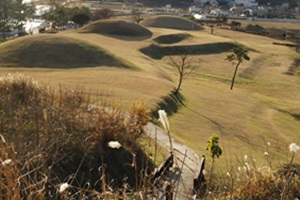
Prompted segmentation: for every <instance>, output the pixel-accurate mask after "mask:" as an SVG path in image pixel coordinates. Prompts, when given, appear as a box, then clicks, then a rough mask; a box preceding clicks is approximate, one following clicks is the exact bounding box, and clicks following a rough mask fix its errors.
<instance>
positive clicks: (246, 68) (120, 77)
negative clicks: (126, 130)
mask: <svg viewBox="0 0 300 200" xmlns="http://www.w3.org/2000/svg"><path fill="white" fill-rule="evenodd" d="M278 26H279V25H278ZM282 26H285V25H282ZM298 27H299V26H298ZM293 28H295V27H293ZM148 29H149V30H150V31H151V32H152V37H151V38H143V37H142V38H140V39H139V38H137V37H132V36H128V35H126V36H114V37H110V36H108V35H102V34H97V33H84V34H82V33H77V32H63V33H59V34H57V35H56V37H65V38H69V39H70V40H74V41H75V40H76V41H81V42H83V43H85V44H92V45H94V46H97V47H99V48H101V49H104V51H105V52H107V53H109V55H111V56H112V57H114V58H116V59H117V60H118V61H122V63H123V61H124V62H126V63H127V64H128V65H129V66H132V68H130V67H129V68H124V67H109V66H107V64H105V62H104V63H101V62H99V63H97V65H96V66H93V67H83V66H81V67H76V68H69V69H55V68H51V69H50V68H43V67H35V68H25V67H22V66H17V67H9V68H8V67H4V64H5V63H3V62H2V64H1V66H2V67H1V70H0V73H1V74H7V73H14V72H20V73H23V74H25V75H29V76H31V77H33V79H35V80H37V81H39V82H41V83H43V84H49V85H50V86H52V87H58V86H59V85H60V84H61V85H63V86H64V87H68V88H83V89H84V90H85V91H86V92H88V93H90V94H100V95H103V96H104V97H105V99H106V100H114V101H117V102H120V103H121V104H122V105H123V107H124V108H125V109H128V108H129V107H130V106H131V103H132V102H134V101H139V100H143V101H144V102H145V105H147V107H148V108H149V109H154V108H155V107H156V105H157V103H158V102H159V101H161V98H162V97H163V96H165V95H167V94H168V93H169V92H170V91H171V90H172V89H173V88H174V87H175V86H176V84H177V78H178V77H177V73H176V71H175V70H174V69H173V68H172V67H171V66H170V63H169V62H168V58H167V57H166V56H165V57H162V59H151V58H150V57H148V56H147V55H145V54H143V53H142V52H141V51H140V49H142V48H147V47H149V46H150V45H152V44H154V43H155V41H154V40H153V39H155V38H157V37H159V36H163V35H171V34H188V35H189V37H186V38H184V39H182V40H179V41H178V42H176V43H172V44H159V45H160V47H165V46H168V47H171V46H173V47H176V46H185V47H186V48H189V46H195V45H205V44H212V43H233V44H234V43H238V44H240V45H244V46H246V47H248V48H251V49H252V50H251V51H249V56H250V58H251V59H250V61H249V62H247V61H245V62H244V63H242V64H241V66H240V68H239V71H238V76H237V78H236V83H235V86H234V88H233V90H230V82H231V78H232V75H233V71H234V66H233V65H232V64H231V63H230V62H228V61H226V60H225V58H226V55H228V54H229V52H228V51H222V52H218V53H216V52H215V53H212V54H192V53H191V54H190V55H189V58H191V59H192V60H193V62H194V64H195V65H198V68H197V70H196V71H195V73H194V74H193V75H191V76H189V77H188V78H187V79H185V80H184V82H183V85H182V90H181V93H182V95H183V96H184V99H185V100H184V106H182V107H181V109H179V111H178V112H177V113H175V114H173V115H172V116H170V126H171V134H172V135H173V136H174V137H176V138H177V139H178V140H179V141H181V142H183V143H185V144H186V145H188V146H190V147H192V148H193V149H194V150H195V151H196V152H197V153H198V154H199V155H207V156H208V153H207V152H206V150H205V144H206V142H207V140H208V138H209V136H211V135H212V134H213V133H216V134H218V135H219V136H220V142H221V146H222V147H223V148H224V155H223V156H221V158H220V159H219V160H218V161H217V164H218V166H219V169H222V170H221V171H224V170H229V169H230V167H232V166H234V165H236V166H237V165H239V164H240V163H239V160H240V159H242V158H243V157H244V155H245V154H247V155H248V156H250V157H253V158H255V159H256V160H257V162H258V165H260V164H266V159H265V157H264V155H263V154H264V152H265V151H267V150H268V151H269V152H270V156H271V158H272V161H273V162H274V164H276V165H277V164H283V163H284V162H288V160H289V158H290V155H289V152H288V145H289V144H290V143H292V142H296V143H299V142H300V134H299V130H300V119H299V118H300V117H299V116H300V77H299V76H297V75H287V74H286V73H287V71H288V69H289V67H290V66H291V65H292V63H293V62H294V60H295V59H299V58H300V55H299V54H297V53H296V52H295V51H294V49H292V48H289V47H286V46H275V45H273V44H272V43H273V42H275V41H276V40H274V39H271V38H267V37H263V36H256V35H252V34H247V33H240V32H233V31H230V30H223V29H216V30H215V31H214V35H211V34H210V33H209V32H210V31H209V30H206V29H203V30H200V31H185V30H175V29H164V28H149V27H148ZM34 37H36V36H34ZM29 38H30V37H26V38H23V39H29ZM277 42H278V41H277ZM279 42H280V41H279ZM1 45H5V43H4V44H1ZM1 45H0V49H1ZM6 48H8V47H6ZM214 48H216V50H218V48H219V46H215V47H214ZM0 51H1V50H0ZM0 58H1V57H0ZM2 60H3V58H2ZM268 142H270V143H271V146H267V145H266V144H267V143H268ZM267 148H268V149H267ZM295 162H298V163H300V157H299V156H298V157H296V158H295Z"/></svg>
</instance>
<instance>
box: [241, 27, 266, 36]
mask: <svg viewBox="0 0 300 200" xmlns="http://www.w3.org/2000/svg"><path fill="white" fill-rule="evenodd" d="M245 29H246V31H247V32H250V33H254V34H260V35H265V34H267V30H266V29H265V28H264V27H262V26H260V25H258V24H256V25H252V24H248V25H247V26H246V28H245Z"/></svg>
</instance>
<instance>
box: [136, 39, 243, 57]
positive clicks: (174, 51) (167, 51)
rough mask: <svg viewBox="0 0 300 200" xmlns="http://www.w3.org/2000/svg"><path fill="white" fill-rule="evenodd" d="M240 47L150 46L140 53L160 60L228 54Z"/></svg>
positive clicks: (217, 45) (211, 44)
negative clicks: (164, 58)
mask: <svg viewBox="0 0 300 200" xmlns="http://www.w3.org/2000/svg"><path fill="white" fill-rule="evenodd" d="M238 46H240V45H239V44H237V43H231V42H218V43H210V44H199V45H182V46H167V47H161V46H158V45H154V44H152V45H150V46H148V47H145V48H142V49H140V51H141V52H142V53H144V54H145V55H147V56H149V57H151V58H152V59H158V60H159V59H162V58H163V57H164V56H172V55H182V54H187V55H207V54H218V53H223V52H229V51H230V50H231V49H233V48H234V47H238Z"/></svg>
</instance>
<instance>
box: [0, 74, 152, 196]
mask: <svg viewBox="0 0 300 200" xmlns="http://www.w3.org/2000/svg"><path fill="white" fill-rule="evenodd" d="M0 96H1V99H0V110H1V112H0V113H1V114H0V130H1V133H2V134H3V136H1V138H3V140H4V139H5V140H6V144H11V145H9V146H6V147H1V148H0V149H2V156H1V159H2V161H3V162H4V161H5V160H7V159H11V160H12V163H14V165H13V166H14V168H12V169H11V170H10V171H8V170H7V169H6V168H5V166H4V165H2V169H1V170H2V173H7V174H5V175H4V176H2V177H5V178H4V179H5V181H4V182H2V185H1V187H0V189H1V191H0V195H2V196H4V197H8V198H10V197H11V196H10V192H11V191H12V189H14V190H19V191H20V195H22V194H23V193H24V195H29V193H30V192H34V191H36V192H38V193H39V194H40V195H42V194H44V195H45V194H47V195H46V196H49V198H54V197H58V196H60V195H61V194H60V193H59V192H58V189H59V188H58V186H59V185H60V184H61V183H68V184H69V185H70V187H69V189H68V191H69V193H70V195H69V193H65V194H64V195H67V196H70V197H71V196H72V195H77V194H78V195H79V194H80V195H94V194H95V193H96V194H97V193H98V192H92V190H98V191H103V190H104V191H105V187H106V183H110V181H111V180H112V179H115V182H116V184H115V186H116V187H120V186H122V183H123V178H124V177H133V178H129V179H128V180H127V184H128V185H129V187H130V186H132V187H134V186H135V184H136V182H137V179H140V178H143V177H142V175H139V176H135V174H137V173H136V171H137V170H142V168H143V169H145V168H148V165H145V163H147V164H148V162H146V161H145V159H146V158H145V155H144V154H143V152H142V151H141V150H140V149H139V147H138V145H137V142H138V140H139V139H140V138H141V137H142V136H143V126H144V125H145V124H146V123H147V122H148V120H149V117H148V112H147V111H146V110H145V109H144V105H143V104H142V103H141V104H133V107H132V110H131V111H130V112H129V114H126V113H125V112H124V111H122V109H121V106H112V107H110V108H104V107H101V106H97V105H93V104H92V102H90V101H89V99H90V98H88V97H87V96H85V95H84V94H83V92H82V91H78V90H68V89H63V88H60V89H59V91H54V90H52V89H51V88H49V87H43V86H40V85H39V84H38V83H37V82H35V81H33V80H32V79H31V78H29V77H26V76H23V75H21V74H16V75H8V76H3V77H1V78H0ZM112 140H117V141H119V142H120V143H121V144H122V149H120V150H118V151H115V150H110V149H109V147H108V146H107V143H108V142H109V141H112ZM128 150H130V151H133V152H134V153H135V154H136V156H134V158H135V159H136V163H137V165H138V166H139V167H137V168H133V167H127V168H126V167H124V169H126V170H120V169H119V168H117V171H113V169H108V170H104V168H105V166H106V164H107V163H108V162H109V163H110V166H115V165H117V166H120V165H122V164H123V165H125V163H130V162H132V159H133V156H132V154H131V153H130V152H129V151H128ZM5 152H9V153H5ZM16 152H17V153H16ZM5 156H6V157H7V158H6V157H5ZM111 157H114V158H115V159H113V160H110V159H111ZM116 163H117V164H116ZM141 163H144V164H143V165H142V164H141ZM107 165H108V164H107ZM149 166H151V163H150V164H149ZM110 168H115V167H110ZM150 168H151V167H149V169H150ZM120 171H121V172H122V173H123V174H121V173H120ZM106 172H110V173H111V174H106ZM145 173H146V172H145ZM103 175H105V176H103ZM22 177H27V178H28V179H29V180H27V179H26V181H27V182H25V183H24V184H23V183H22V184H21V185H20V183H18V181H19V180H21V179H22ZM30 178H31V179H30ZM10 179H11V180H10ZM5 184H6V185H5ZM7 184H10V185H9V187H8V186H7ZM16 184H17V185H16ZM18 184H19V185H18ZM86 184H88V186H87V185H86ZM64 186H66V184H65V185H64ZM16 187H18V188H16ZM26 188H27V189H28V188H36V190H30V189H29V190H28V191H27V189H26ZM101 189H102V190H101ZM28 192H29V193H28ZM32 198H33V199H42V198H41V197H34V196H32ZM13 199H21V197H20V198H19V197H16V198H13Z"/></svg>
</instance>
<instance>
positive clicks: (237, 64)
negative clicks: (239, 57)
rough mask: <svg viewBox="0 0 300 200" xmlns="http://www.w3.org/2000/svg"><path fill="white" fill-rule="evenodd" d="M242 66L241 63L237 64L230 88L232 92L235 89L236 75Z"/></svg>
mask: <svg viewBox="0 0 300 200" xmlns="http://www.w3.org/2000/svg"><path fill="white" fill-rule="evenodd" d="M240 64H241V62H238V64H237V65H236V67H235V70H234V74H233V77H232V81H231V86H230V89H231V90H232V88H233V85H234V80H235V76H236V73H237V70H238V68H239V65H240Z"/></svg>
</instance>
